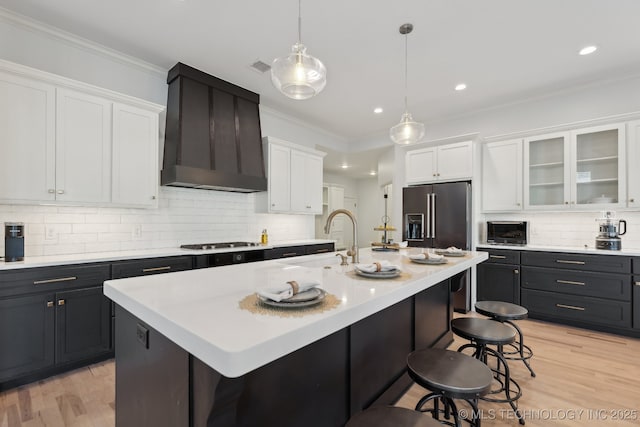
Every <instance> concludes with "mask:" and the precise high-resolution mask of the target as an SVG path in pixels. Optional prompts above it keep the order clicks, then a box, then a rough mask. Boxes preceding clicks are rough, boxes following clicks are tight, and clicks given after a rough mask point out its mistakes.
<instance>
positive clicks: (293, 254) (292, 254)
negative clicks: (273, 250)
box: [282, 252, 298, 257]
mask: <svg viewBox="0 0 640 427" xmlns="http://www.w3.org/2000/svg"><path fill="white" fill-rule="evenodd" d="M296 255H298V253H297V252H287V253H286V254H282V256H283V257H285V256H296Z"/></svg>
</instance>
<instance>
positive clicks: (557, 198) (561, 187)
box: [523, 132, 571, 209]
mask: <svg viewBox="0 0 640 427" xmlns="http://www.w3.org/2000/svg"><path fill="white" fill-rule="evenodd" d="M570 137H571V135H570V133H569V132H561V133H553V134H547V135H540V136H536V137H532V138H525V139H524V177H523V178H524V207H525V209H557V208H562V209H564V208H566V207H567V206H569V203H570V200H571V185H570V182H571V162H570V161H569V159H570V157H571V150H570V145H569V141H570Z"/></svg>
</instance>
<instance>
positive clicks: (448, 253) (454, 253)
mask: <svg viewBox="0 0 640 427" xmlns="http://www.w3.org/2000/svg"><path fill="white" fill-rule="evenodd" d="M435 252H436V253H437V254H438V255H444V256H465V255H466V253H465V252H464V251H460V252H450V251H447V250H446V249H436V250H435Z"/></svg>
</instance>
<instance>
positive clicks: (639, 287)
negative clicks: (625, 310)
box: [633, 261, 640, 330]
mask: <svg viewBox="0 0 640 427" xmlns="http://www.w3.org/2000/svg"><path fill="white" fill-rule="evenodd" d="M634 262H635V261H634ZM633 328H634V329H638V330H640V276H634V277H633Z"/></svg>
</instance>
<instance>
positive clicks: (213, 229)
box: [0, 8, 344, 256]
mask: <svg viewBox="0 0 640 427" xmlns="http://www.w3.org/2000/svg"><path fill="white" fill-rule="evenodd" d="M0 40H2V41H3V42H2V43H0V58H1V59H5V60H8V61H12V62H16V63H19V64H23V65H27V66H30V67H33V68H37V69H40V70H43V71H47V72H50V73H54V74H59V75H62V76H65V77H68V78H72V79H75V80H79V81H82V82H85V83H89V84H93V85H96V86H99V87H103V88H107V89H111V90H114V91H117V92H120V93H125V94H127V95H131V96H135V97H138V98H142V99H145V100H148V101H152V102H155V103H158V104H161V105H166V97H167V85H166V71H167V70H164V69H162V68H160V67H157V66H155V65H153V64H149V63H146V62H144V61H140V60H138V59H136V58H131V57H129V56H127V55H123V54H121V53H118V52H115V51H113V50H110V49H108V48H104V47H102V46H99V45H97V44H94V43H92V42H90V41H88V40H83V39H79V38H77V37H76V36H74V35H72V34H69V33H65V32H62V31H60V30H58V29H55V28H53V27H50V26H48V25H45V24H41V23H36V22H33V21H31V20H24V19H22V18H20V17H16V16H15V15H12V14H9V13H7V12H6V11H4V10H3V9H1V8H0ZM260 115H261V124H262V133H263V135H268V136H275V137H278V138H281V139H284V140H287V141H290V142H294V143H298V144H302V145H306V146H310V147H315V145H318V144H320V145H324V146H329V147H335V146H340V145H341V144H343V142H344V141H342V140H340V139H339V138H338V137H336V136H335V135H332V134H330V133H327V132H324V131H323V130H321V129H319V128H317V127H314V126H310V125H308V124H305V123H303V122H301V121H299V120H297V119H292V118H290V117H288V116H286V115H284V114H281V113H279V112H277V111H275V110H271V109H269V108H266V107H265V108H262V107H261V114H260ZM163 127H164V126H163ZM0 143H4V142H2V141H0ZM159 168H160V167H159ZM159 196H160V197H159V206H160V207H159V208H158V209H157V210H146V209H112V208H83V207H52V206H13V205H2V204H0V222H4V221H21V222H24V223H25V224H26V231H25V233H26V247H25V252H26V255H27V256H34V255H48V254H69V253H84V252H96V251H111V250H119V249H122V250H125V249H136V248H163V247H176V246H177V245H179V244H181V243H197V242H209V241H224V240H235V239H247V240H251V241H258V240H259V237H260V231H261V230H262V229H263V228H267V229H268V231H269V237H270V242H274V241H278V240H288V239H308V238H313V237H314V217H313V216H312V215H280V214H278V215H269V214H256V213H255V196H254V195H251V194H240V193H228V192H222V191H206V190H188V189H176V188H167V187H162V188H161V191H160V195H159ZM136 225H139V226H141V231H142V235H141V236H139V237H135V238H134V236H133V234H134V227H135V226H136ZM3 229H4V228H3ZM47 230H48V231H49V232H50V233H52V236H53V237H52V238H50V239H46V238H45V236H46V232H47ZM3 250H4V247H3V248H2V249H0V251H3Z"/></svg>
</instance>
